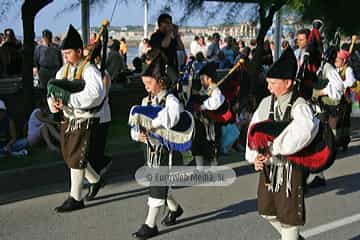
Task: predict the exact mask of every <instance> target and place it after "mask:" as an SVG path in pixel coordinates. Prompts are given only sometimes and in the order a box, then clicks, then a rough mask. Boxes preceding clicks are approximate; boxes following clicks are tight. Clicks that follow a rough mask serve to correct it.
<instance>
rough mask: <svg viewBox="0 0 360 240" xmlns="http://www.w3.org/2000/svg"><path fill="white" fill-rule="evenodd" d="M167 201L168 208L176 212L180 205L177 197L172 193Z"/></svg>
mask: <svg viewBox="0 0 360 240" xmlns="http://www.w3.org/2000/svg"><path fill="white" fill-rule="evenodd" d="M166 203H167V206H168V208H169V209H170V211H172V212H175V211H176V210H177V209H178V207H179V204H178V203H177V202H176V201H175V199H174V198H173V197H172V196H171V195H169V196H168V197H167V199H166Z"/></svg>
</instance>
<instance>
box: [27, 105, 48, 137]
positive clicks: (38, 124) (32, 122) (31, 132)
mask: <svg viewBox="0 0 360 240" xmlns="http://www.w3.org/2000/svg"><path fill="white" fill-rule="evenodd" d="M38 112H40V108H35V109H34V111H32V113H31V115H30V117H29V121H28V131H27V135H28V136H40V129H41V128H42V127H43V126H44V123H43V122H42V121H40V120H39V119H38V118H37V117H36V114H37V113H38Z"/></svg>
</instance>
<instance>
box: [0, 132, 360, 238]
mask: <svg viewBox="0 0 360 240" xmlns="http://www.w3.org/2000/svg"><path fill="white" fill-rule="evenodd" d="M354 136H355V137H354V138H353V142H352V143H351V146H350V149H349V151H348V152H347V153H346V154H340V155H339V156H338V159H337V161H336V162H335V164H334V166H333V167H332V168H331V169H329V170H328V171H327V172H326V177H327V180H328V181H327V186H326V187H324V188H321V189H318V190H312V191H310V192H309V194H308V195H307V199H306V204H307V223H306V225H305V226H304V228H302V233H303V235H304V236H305V237H306V239H311V240H320V239H324V240H325V239H326V240H328V239H337V240H343V239H351V240H355V239H357V240H359V239H360V204H359V203H360V159H359V154H360V137H359V136H360V131H359V130H356V131H355V132H354ZM236 157H237V155H236V154H232V156H231V157H230V158H231V159H234V158H236ZM228 166H230V167H233V168H234V169H235V170H236V172H237V175H238V177H237V179H236V181H235V183H234V184H232V185H231V186H229V187H186V188H180V189H176V190H175V191H174V193H173V194H174V196H175V198H177V199H178V200H179V202H180V203H181V205H182V206H183V208H184V210H185V213H184V215H183V217H182V218H180V222H179V224H177V225H175V226H173V227H169V228H165V227H163V226H159V229H160V231H161V235H160V236H158V237H156V238H154V239H158V240H159V239H171V240H172V239H175V240H182V239H184V240H185V239H209V240H215V239H244V240H245V239H279V235H278V234H277V233H276V232H275V231H274V230H273V228H272V227H271V226H270V225H269V224H268V223H267V222H266V221H265V220H263V219H262V218H261V217H260V216H259V215H258V214H257V212H256V188H257V181H258V174H257V173H254V172H253V170H252V167H251V166H248V165H247V163H246V162H244V161H242V162H240V163H239V162H237V163H231V164H228ZM9 184H11V183H9ZM65 190H66V187H65V186H64V185H55V186H48V187H41V188H37V187H36V186H34V189H33V190H32V191H25V192H21V193H16V194H11V195H2V196H0V202H2V203H3V204H2V205H0V239H1V240H23V239H36V240H50V239H52V240H64V239H66V240H70V239H71V240H77V239H86V240H93V239H94V240H115V239H118V240H124V239H131V233H132V232H134V231H135V230H137V228H138V227H139V226H140V224H142V223H143V221H144V217H145V214H146V207H145V202H146V198H147V191H146V188H144V187H142V186H140V185H138V184H137V183H136V182H135V181H127V180H126V179H124V178H121V179H120V178H114V179H110V181H109V184H108V185H107V186H106V187H105V188H104V189H102V191H101V192H100V193H99V195H98V198H97V199H96V200H95V201H92V202H90V203H88V204H87V207H86V208H85V209H83V210H80V211H76V212H72V213H68V214H57V213H55V212H54V211H53V208H54V207H56V206H57V205H58V204H60V203H61V202H62V201H63V200H64V199H65V198H66V196H67V193H66V192H65ZM6 202H7V203H6ZM4 203H5V204H4ZM158 222H159V221H158Z"/></svg>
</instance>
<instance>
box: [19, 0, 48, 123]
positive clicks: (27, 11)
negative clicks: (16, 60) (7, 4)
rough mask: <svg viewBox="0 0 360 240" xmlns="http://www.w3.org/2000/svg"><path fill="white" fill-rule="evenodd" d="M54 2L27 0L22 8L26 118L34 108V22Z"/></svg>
mask: <svg viewBox="0 0 360 240" xmlns="http://www.w3.org/2000/svg"><path fill="white" fill-rule="evenodd" d="M52 1H53V0H25V1H24V3H23V4H22V7H21V16H22V21H23V33H24V59H23V87H24V100H25V106H24V108H25V116H28V115H29V114H30V112H31V110H32V106H33V94H32V87H33V70H32V69H33V59H34V48H35V45H34V39H35V31H34V20H35V17H36V15H37V13H38V12H39V11H40V10H41V9H42V8H44V7H45V6H46V5H48V4H49V3H51V2H52Z"/></svg>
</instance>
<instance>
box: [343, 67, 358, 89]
mask: <svg viewBox="0 0 360 240" xmlns="http://www.w3.org/2000/svg"><path fill="white" fill-rule="evenodd" d="M355 82H356V79H355V75H354V71H353V69H352V68H351V67H347V68H346V70H345V80H344V82H343V83H344V88H348V87H352V86H353V85H354V83H355Z"/></svg>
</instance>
